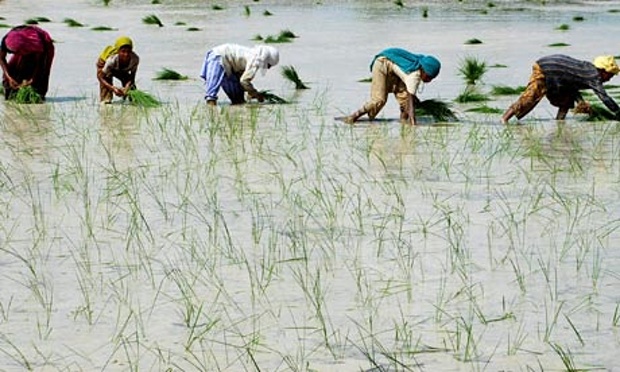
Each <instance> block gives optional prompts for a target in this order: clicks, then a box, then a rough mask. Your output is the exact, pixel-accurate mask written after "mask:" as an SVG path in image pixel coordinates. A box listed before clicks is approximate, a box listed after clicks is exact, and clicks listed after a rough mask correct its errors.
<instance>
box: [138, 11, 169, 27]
mask: <svg viewBox="0 0 620 372" xmlns="http://www.w3.org/2000/svg"><path fill="white" fill-rule="evenodd" d="M142 22H144V23H146V24H147V25H158V26H159V27H164V24H163V23H162V22H161V20H160V19H159V17H157V16H156V15H155V14H151V15H147V16H146V17H144V18H142Z"/></svg>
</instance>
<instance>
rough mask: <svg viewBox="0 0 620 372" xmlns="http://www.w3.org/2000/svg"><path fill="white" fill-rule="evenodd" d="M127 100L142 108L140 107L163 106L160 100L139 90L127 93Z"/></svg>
mask: <svg viewBox="0 0 620 372" xmlns="http://www.w3.org/2000/svg"><path fill="white" fill-rule="evenodd" d="M127 98H129V100H130V101H131V102H132V103H133V104H134V105H136V106H140V107H147V108H149V107H157V106H160V105H161V102H159V100H158V99H157V98H155V97H154V96H153V95H151V94H149V93H147V92H144V91H141V90H138V89H132V90H130V91H129V92H127Z"/></svg>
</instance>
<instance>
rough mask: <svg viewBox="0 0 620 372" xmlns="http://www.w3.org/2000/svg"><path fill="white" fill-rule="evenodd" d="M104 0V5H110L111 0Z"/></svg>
mask: <svg viewBox="0 0 620 372" xmlns="http://www.w3.org/2000/svg"><path fill="white" fill-rule="evenodd" d="M102 1H103V5H104V6H108V5H110V1H111V0H102Z"/></svg>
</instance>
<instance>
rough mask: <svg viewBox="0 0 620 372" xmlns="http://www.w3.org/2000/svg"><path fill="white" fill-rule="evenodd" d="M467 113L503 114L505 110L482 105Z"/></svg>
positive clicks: (468, 110)
mask: <svg viewBox="0 0 620 372" xmlns="http://www.w3.org/2000/svg"><path fill="white" fill-rule="evenodd" d="M466 111H467V112H477V113H479V114H501V113H503V112H504V110H502V109H500V108H497V107H490V106H487V105H482V106H478V107H472V108H470V109H467V110H466Z"/></svg>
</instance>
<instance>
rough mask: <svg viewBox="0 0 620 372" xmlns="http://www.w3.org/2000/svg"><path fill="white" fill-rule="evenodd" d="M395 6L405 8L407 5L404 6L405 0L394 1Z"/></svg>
mask: <svg viewBox="0 0 620 372" xmlns="http://www.w3.org/2000/svg"><path fill="white" fill-rule="evenodd" d="M394 5H396V6H397V7H399V8H404V7H405V4H403V0H394Z"/></svg>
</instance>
